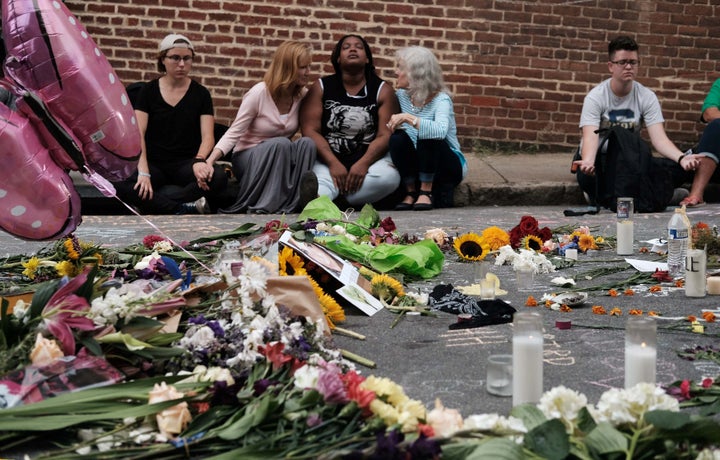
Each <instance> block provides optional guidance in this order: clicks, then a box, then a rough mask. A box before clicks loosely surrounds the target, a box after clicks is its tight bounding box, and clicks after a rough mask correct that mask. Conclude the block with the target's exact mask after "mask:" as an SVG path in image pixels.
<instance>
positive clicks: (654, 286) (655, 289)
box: [648, 284, 662, 292]
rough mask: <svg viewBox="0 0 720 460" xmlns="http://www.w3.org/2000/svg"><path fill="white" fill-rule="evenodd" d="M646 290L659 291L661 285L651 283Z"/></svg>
mask: <svg viewBox="0 0 720 460" xmlns="http://www.w3.org/2000/svg"><path fill="white" fill-rule="evenodd" d="M648 291H650V292H660V291H662V286H660V285H659V284H655V285H652V286H650V289H648Z"/></svg>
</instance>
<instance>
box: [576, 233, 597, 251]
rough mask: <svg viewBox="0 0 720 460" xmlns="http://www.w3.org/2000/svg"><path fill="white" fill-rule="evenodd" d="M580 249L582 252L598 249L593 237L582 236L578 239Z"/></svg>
mask: <svg viewBox="0 0 720 460" xmlns="http://www.w3.org/2000/svg"><path fill="white" fill-rule="evenodd" d="M578 247H579V248H580V250H581V251H582V252H587V250H588V249H597V248H598V247H597V244H595V238H593V236H592V235H580V238H579V239H578Z"/></svg>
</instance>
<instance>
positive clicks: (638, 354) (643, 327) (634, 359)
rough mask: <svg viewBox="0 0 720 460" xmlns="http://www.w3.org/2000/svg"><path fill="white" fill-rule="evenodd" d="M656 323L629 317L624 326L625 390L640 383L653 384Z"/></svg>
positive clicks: (647, 319) (644, 318) (652, 320)
mask: <svg viewBox="0 0 720 460" xmlns="http://www.w3.org/2000/svg"><path fill="white" fill-rule="evenodd" d="M656 343H657V323H656V322H655V319H654V318H650V317H646V316H631V317H629V318H628V320H627V323H626V325H625V388H632V387H634V386H635V385H637V384H638V383H640V382H645V383H650V384H655V362H656V361H657V347H656Z"/></svg>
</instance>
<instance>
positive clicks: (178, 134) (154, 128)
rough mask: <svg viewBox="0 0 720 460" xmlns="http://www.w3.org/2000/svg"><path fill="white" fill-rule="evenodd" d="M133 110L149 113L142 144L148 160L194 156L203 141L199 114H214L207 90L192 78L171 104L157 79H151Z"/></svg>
mask: <svg viewBox="0 0 720 460" xmlns="http://www.w3.org/2000/svg"><path fill="white" fill-rule="evenodd" d="M136 109H137V110H140V111H142V112H145V113H147V114H148V125H147V130H146V131H145V147H146V149H147V157H148V161H149V162H150V163H166V162H173V161H177V160H181V159H189V158H192V157H194V156H195V155H197V152H198V148H200V143H201V142H202V134H201V131H200V117H201V116H202V115H212V114H213V104H212V97H211V96H210V91H208V90H207V88H205V87H204V86H202V85H201V84H200V83H197V82H196V81H194V80H193V81H191V82H190V87H189V88H188V90H187V92H186V93H185V96H183V98H182V99H180V102H178V103H177V105H176V106H174V107H173V106H171V105H169V104H168V103H167V102H165V100H164V99H163V98H162V95H161V94H160V84H159V81H158V80H157V79H156V80H152V81H150V82H149V83H148V84H147V85H145V87H144V88H143V90H142V91H141V92H140V94H139V95H138V101H137V106H136Z"/></svg>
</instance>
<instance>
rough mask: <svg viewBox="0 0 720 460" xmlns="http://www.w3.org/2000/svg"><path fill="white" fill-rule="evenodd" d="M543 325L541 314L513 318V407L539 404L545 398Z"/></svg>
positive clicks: (517, 314) (520, 313) (525, 313)
mask: <svg viewBox="0 0 720 460" xmlns="http://www.w3.org/2000/svg"><path fill="white" fill-rule="evenodd" d="M542 333H543V323H542V316H541V315H540V313H537V312H517V313H515V316H514V318H513V392H512V394H513V406H517V405H518V404H523V403H536V402H538V401H540V397H541V396H542V394H543V336H542Z"/></svg>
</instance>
